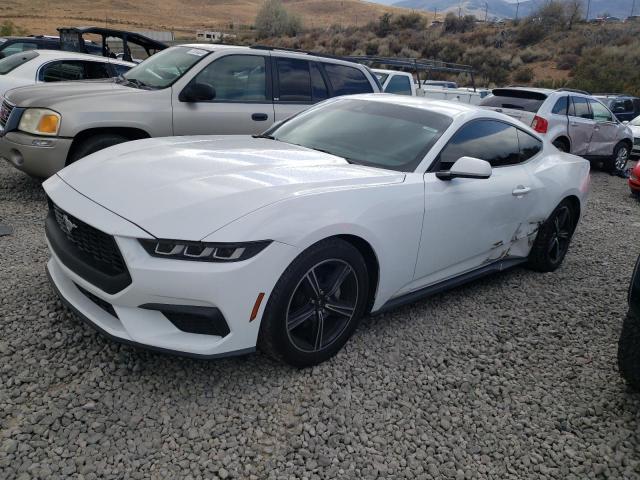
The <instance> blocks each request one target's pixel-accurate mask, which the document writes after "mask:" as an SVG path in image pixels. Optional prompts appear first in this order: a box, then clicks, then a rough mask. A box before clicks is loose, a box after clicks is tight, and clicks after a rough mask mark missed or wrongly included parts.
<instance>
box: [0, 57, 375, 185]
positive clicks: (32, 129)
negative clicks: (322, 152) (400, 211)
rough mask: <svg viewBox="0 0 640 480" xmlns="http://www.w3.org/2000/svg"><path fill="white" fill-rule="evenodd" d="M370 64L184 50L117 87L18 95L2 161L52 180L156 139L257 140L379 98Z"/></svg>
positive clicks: (3, 124) (5, 107) (0, 117)
mask: <svg viewBox="0 0 640 480" xmlns="http://www.w3.org/2000/svg"><path fill="white" fill-rule="evenodd" d="M379 91H380V87H379V84H378V82H377V80H376V79H375V77H374V75H373V74H372V73H371V72H370V71H369V69H368V68H367V67H365V66H363V65H359V64H355V63H351V62H347V61H343V60H339V59H336V58H332V57H323V56H318V55H311V54H307V53H304V52H294V51H285V50H277V49H273V48H269V47H236V46H228V45H227V46H225V45H212V44H205V45H198V44H194V45H181V46H176V47H172V48H168V49H166V50H163V51H161V52H159V53H157V54H155V55H153V56H152V57H150V58H148V59H147V60H145V61H144V62H142V63H140V64H139V65H137V66H135V67H134V68H132V69H131V70H130V71H129V72H127V73H125V74H124V75H121V76H120V77H119V78H118V79H117V80H116V81H115V82H114V81H104V82H86V83H84V82H80V83H79V82H73V83H67V82H63V83H57V84H55V85H54V84H52V85H47V86H33V87H23V88H19V89H14V90H10V91H9V92H7V94H6V98H5V100H4V102H2V107H1V108H0V158H5V159H6V160H8V161H9V162H10V163H11V164H12V165H14V166H15V167H16V168H18V169H20V170H22V171H24V172H26V173H28V174H30V175H32V176H36V177H48V176H50V175H53V174H54V173H55V172H57V171H58V170H60V169H61V168H63V167H64V166H65V165H68V164H69V163H72V162H74V161H76V160H78V159H80V158H82V157H85V156H86V155H89V154H91V153H94V152H96V151H98V150H101V149H103V148H106V147H110V146H112V145H115V144H118V143H122V142H126V141H128V140H135V139H140V138H147V137H164V136H172V135H201V134H217V135H227V134H257V133H262V132H264V131H265V130H266V129H267V128H268V127H269V126H271V125H272V124H273V123H274V122H276V121H280V120H284V119H286V118H288V117H290V116H291V115H293V114H295V113H297V112H299V111H301V110H303V109H305V108H307V107H308V106H309V105H311V104H313V103H315V102H318V101H321V100H324V99H326V98H329V97H334V96H339V95H349V94H355V93H372V92H379Z"/></svg>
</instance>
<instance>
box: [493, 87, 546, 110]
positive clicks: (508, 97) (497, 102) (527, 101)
mask: <svg viewBox="0 0 640 480" xmlns="http://www.w3.org/2000/svg"><path fill="white" fill-rule="evenodd" d="M546 99H547V96H546V95H545V94H543V93H538V92H530V91H527V90H508V89H503V88H496V89H495V90H493V96H491V97H486V98H485V99H484V100H482V102H480V105H481V106H483V107H494V108H495V107H497V108H510V109H513V110H524V111H526V112H532V113H536V112H537V111H538V110H539V109H540V106H541V105H542V104H543V103H544V101H545V100H546Z"/></svg>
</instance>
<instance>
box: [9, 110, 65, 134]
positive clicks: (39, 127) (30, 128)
mask: <svg viewBox="0 0 640 480" xmlns="http://www.w3.org/2000/svg"><path fill="white" fill-rule="evenodd" d="M18 129H19V130H21V131H23V132H26V133H33V134H34V135H57V134H58V130H60V115H59V114H58V113H56V112H54V111H53V110H47V109H46V108H27V109H26V110H25V111H24V113H23V114H22V118H21V119H20V125H18Z"/></svg>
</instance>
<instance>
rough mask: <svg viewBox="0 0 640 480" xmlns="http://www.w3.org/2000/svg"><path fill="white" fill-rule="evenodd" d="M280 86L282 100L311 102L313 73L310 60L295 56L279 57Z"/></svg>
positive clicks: (277, 61)
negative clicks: (299, 58)
mask: <svg viewBox="0 0 640 480" xmlns="http://www.w3.org/2000/svg"><path fill="white" fill-rule="evenodd" d="M276 64H277V67H278V86H279V88H280V95H279V98H280V101H282V102H310V101H311V75H310V73H309V62H306V61H304V60H297V59H294V58H278V59H277V60H276Z"/></svg>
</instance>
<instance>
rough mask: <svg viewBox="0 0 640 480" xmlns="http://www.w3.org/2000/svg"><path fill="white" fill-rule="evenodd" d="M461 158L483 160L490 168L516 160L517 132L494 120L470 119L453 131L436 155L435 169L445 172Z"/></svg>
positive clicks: (512, 162) (515, 161) (518, 149)
mask: <svg viewBox="0 0 640 480" xmlns="http://www.w3.org/2000/svg"><path fill="white" fill-rule="evenodd" d="M462 157H474V158H479V159H481V160H486V161H487V162H489V163H490V164H491V166H492V167H493V168H495V167H503V166H508V165H514V164H516V163H520V161H521V159H520V146H519V144H518V132H517V130H516V128H515V127H513V126H512V125H509V124H508V123H503V122H499V121H496V120H477V121H472V122H470V123H468V124H466V125H465V126H463V127H462V128H461V129H460V130H458V131H457V132H456V134H455V135H454V136H453V138H452V139H451V140H450V141H449V143H448V144H447V146H446V147H444V148H443V149H442V152H440V156H439V160H438V163H439V167H438V168H437V169H436V170H438V171H447V170H449V169H450V168H451V167H452V166H453V164H454V163H455V162H456V161H457V160H458V159H460V158H462Z"/></svg>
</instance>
